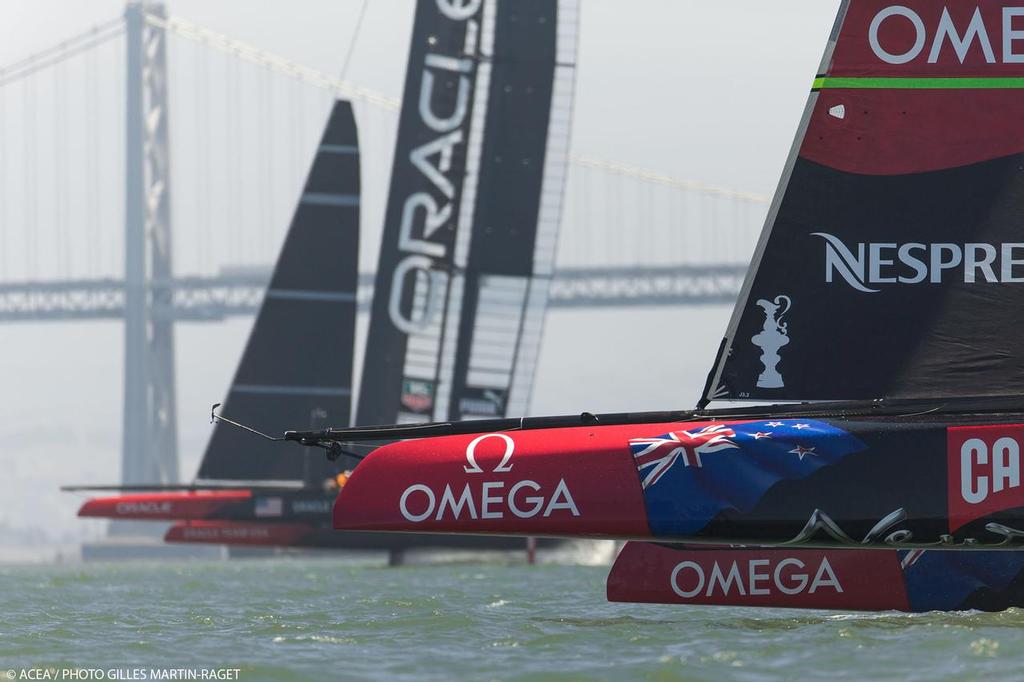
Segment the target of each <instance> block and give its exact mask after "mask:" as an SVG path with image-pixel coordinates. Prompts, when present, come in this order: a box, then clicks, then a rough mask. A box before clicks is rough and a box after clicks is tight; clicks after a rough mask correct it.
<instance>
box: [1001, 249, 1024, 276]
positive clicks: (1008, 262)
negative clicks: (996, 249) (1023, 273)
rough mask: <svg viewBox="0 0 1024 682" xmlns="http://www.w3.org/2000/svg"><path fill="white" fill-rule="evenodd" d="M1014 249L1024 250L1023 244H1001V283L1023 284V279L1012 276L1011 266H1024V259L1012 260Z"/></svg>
mask: <svg viewBox="0 0 1024 682" xmlns="http://www.w3.org/2000/svg"><path fill="white" fill-rule="evenodd" d="M1015 249H1024V244H1019V243H1014V244H1003V249H1002V251H1003V268H1002V273H1001V274H1002V278H1001V280H1000V281H1002V282H1024V277H1014V276H1013V266H1015V265H1024V258H1014V257H1013V252H1014V250H1015Z"/></svg>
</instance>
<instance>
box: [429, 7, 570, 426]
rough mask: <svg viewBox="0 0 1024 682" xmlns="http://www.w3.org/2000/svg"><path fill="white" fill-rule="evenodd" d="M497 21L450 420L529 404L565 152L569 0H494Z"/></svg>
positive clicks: (481, 104) (447, 392)
mask: <svg viewBox="0 0 1024 682" xmlns="http://www.w3.org/2000/svg"><path fill="white" fill-rule="evenodd" d="M493 23H494V40H493V44H492V45H490V46H489V47H490V50H489V52H488V57H489V58H488V59H487V61H486V62H485V63H482V64H481V67H480V68H481V76H480V81H481V82H482V83H487V90H486V93H485V92H484V91H483V89H482V88H481V90H480V91H479V92H478V94H477V107H476V110H475V111H474V119H475V120H476V118H477V115H479V117H480V118H481V119H482V124H483V135H482V139H481V142H480V145H479V147H478V148H475V149H474V150H473V151H475V152H477V157H476V158H477V159H478V167H477V169H476V171H477V172H476V183H475V187H474V188H473V194H472V197H471V198H472V199H474V202H473V203H474V205H473V212H472V231H471V233H470V236H469V245H468V256H467V257H466V261H465V266H464V268H463V269H462V270H461V271H460V272H458V273H457V274H456V275H455V277H456V279H457V280H458V285H457V293H459V294H460V295H461V300H460V301H459V303H458V304H457V306H453V308H456V307H457V308H458V310H459V319H458V328H457V336H456V337H455V338H456V339H457V340H456V341H455V343H454V346H455V348H454V357H453V358H452V359H451V361H450V362H447V363H442V367H444V368H450V375H449V376H442V382H441V387H440V389H441V390H440V391H439V398H441V399H444V400H445V402H446V404H447V412H446V413H443V414H442V415H437V416H438V417H440V418H447V419H481V418H493V417H500V416H503V415H508V414H526V413H527V411H528V407H529V397H530V392H531V388H532V382H533V373H534V370H535V367H536V360H537V355H538V352H539V346H540V337H541V330H542V327H543V318H544V313H545V310H546V306H547V297H548V286H549V284H550V278H551V275H552V272H553V268H554V256H555V246H556V243H557V235H558V227H559V223H560V217H561V201H562V196H563V190H564V182H565V177H566V166H567V162H568V143H569V126H570V121H571V115H572V96H573V85H574V81H575V56H576V24H577V7H576V2H575V0H562V1H561V2H559V1H558V0H522V1H516V2H509V1H508V0H499V2H497V3H495V18H494V22H493ZM445 379H447V380H445Z"/></svg>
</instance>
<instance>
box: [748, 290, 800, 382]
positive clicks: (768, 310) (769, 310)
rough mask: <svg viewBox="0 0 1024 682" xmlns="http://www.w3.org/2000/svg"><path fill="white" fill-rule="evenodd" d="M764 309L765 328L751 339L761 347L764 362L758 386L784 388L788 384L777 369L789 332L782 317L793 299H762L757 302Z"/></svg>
mask: <svg viewBox="0 0 1024 682" xmlns="http://www.w3.org/2000/svg"><path fill="white" fill-rule="evenodd" d="M757 305H759V306H760V307H761V308H762V309H763V310H764V329H762V330H761V331H759V332H758V333H757V335H756V336H754V337H753V338H752V339H750V340H751V341H752V342H753V344H754V345H755V346H757V347H758V348H760V349H761V350H762V351H764V352H762V353H761V362H762V363H764V371H763V372H761V375H760V376H758V377H757V387H758V388H783V387H784V386H785V385H786V384H785V382H783V380H782V375H781V374H779V370H778V369H777V367H778V364H779V360H781V359H782V358H781V357H780V356H779V349H780V348H782V347H783V346H785V345H786V344H787V343H789V332H788V331H787V329H786V323H785V322H783V321H782V317H783V316H784V315H785V314H786V313H787V312H789V309H790V308H791V307H792V306H793V301H792V300H791V299H790V298H789V296H776V297H775V300H774V301H768V300H765V299H763V298H762V299H761V300H759V301H758V302H757Z"/></svg>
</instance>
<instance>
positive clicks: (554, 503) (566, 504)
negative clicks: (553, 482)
mask: <svg viewBox="0 0 1024 682" xmlns="http://www.w3.org/2000/svg"><path fill="white" fill-rule="evenodd" d="M559 500H561V501H559ZM556 509H568V510H569V511H570V512H571V513H572V515H573V516H579V515H580V510H579V509H577V508H576V502H575V501H574V500H573V499H572V493H570V492H569V486H567V485H566V484H565V479H564V478H563V479H561V480H560V481H559V482H558V486H557V487H556V488H555V494H554V495H552V496H551V501H550V502H548V508H547V509H545V510H544V518H547V517H549V516H551V512H553V511H555V510H556Z"/></svg>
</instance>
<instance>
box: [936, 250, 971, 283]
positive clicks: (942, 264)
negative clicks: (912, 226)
mask: <svg viewBox="0 0 1024 682" xmlns="http://www.w3.org/2000/svg"><path fill="white" fill-rule="evenodd" d="M944 252H945V253H948V254H949V258H943V257H942V254H943V253H944ZM930 257H931V273H932V274H931V278H930V280H929V281H930V282H931V283H932V284H938V283H940V282H941V281H942V271H943V270H950V269H952V268H955V267H956V266H958V265H960V263H961V262H963V252H961V251H960V247H959V246H957V245H956V244H932V246H931V249H930Z"/></svg>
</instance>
